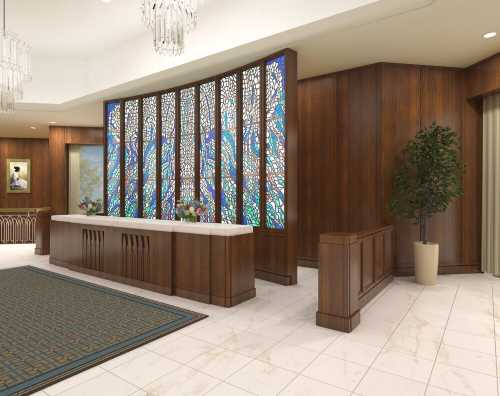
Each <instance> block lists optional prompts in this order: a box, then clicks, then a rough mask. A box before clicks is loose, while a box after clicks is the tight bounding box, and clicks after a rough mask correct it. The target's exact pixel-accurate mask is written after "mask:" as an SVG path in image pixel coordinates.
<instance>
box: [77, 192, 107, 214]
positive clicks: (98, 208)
mask: <svg viewBox="0 0 500 396" xmlns="http://www.w3.org/2000/svg"><path fill="white" fill-rule="evenodd" d="M78 207H79V208H80V209H82V210H84V211H85V214H86V215H87V216H94V215H96V214H97V213H100V212H102V201H101V200H100V199H98V200H96V201H93V200H91V199H90V198H89V197H85V198H83V200H82V201H81V202H80V205H78Z"/></svg>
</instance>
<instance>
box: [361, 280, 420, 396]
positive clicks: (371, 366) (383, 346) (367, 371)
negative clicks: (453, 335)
mask: <svg viewBox="0 0 500 396" xmlns="http://www.w3.org/2000/svg"><path fill="white" fill-rule="evenodd" d="M424 290H425V287H422V289H421V290H420V292H419V293H418V295H417V296H416V297H415V299H414V300H413V301H412V302H411V304H410V306H409V307H408V309H407V311H406V313H405V314H404V315H403V316H402V318H401V319H400V320H399V322H398V324H397V326H395V327H394V330H393V331H392V332H391V334H390V335H389V337H388V338H387V340H386V341H385V342H384V345H382V347H381V348H380V351H379V352H378V353H377V356H375V358H374V359H373V361H372V362H371V363H370V365H369V366H368V370H366V372H365V373H364V374H363V376H362V377H361V379H360V380H359V381H358V384H357V385H356V387H355V388H354V390H353V391H352V393H356V391H357V390H358V388H359V386H360V385H361V383H362V382H363V380H364V379H365V377H366V376H367V374H368V373H369V372H370V370H372V369H374V367H373V365H374V364H375V362H376V361H377V359H378V358H379V356H380V355H381V354H382V352H383V351H384V348H385V347H386V345H387V344H388V342H389V340H390V339H391V338H392V336H393V335H394V333H395V332H396V330H397V329H398V328H399V326H401V323H402V322H403V320H404V319H405V318H406V317H407V316H408V314H409V313H410V310H411V308H412V307H413V306H414V305H415V302H416V301H417V300H418V299H419V297H420V296H421V295H422V293H423V292H424ZM374 370H375V369H374ZM404 378H406V377H404ZM407 379H409V378H407ZM417 382H418V381H417Z"/></svg>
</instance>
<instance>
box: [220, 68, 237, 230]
mask: <svg viewBox="0 0 500 396" xmlns="http://www.w3.org/2000/svg"><path fill="white" fill-rule="evenodd" d="M236 91H237V75H236V74H232V75H230V76H227V77H224V78H223V79H222V80H221V135H222V136H221V220H222V222H223V223H236V220H237V217H236V206H237V205H236V118H237V106H236V100H237V95H236Z"/></svg>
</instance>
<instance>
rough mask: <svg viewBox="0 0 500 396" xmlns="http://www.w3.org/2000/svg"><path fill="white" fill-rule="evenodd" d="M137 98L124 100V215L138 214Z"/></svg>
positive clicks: (132, 215) (136, 215)
mask: <svg viewBox="0 0 500 396" xmlns="http://www.w3.org/2000/svg"><path fill="white" fill-rule="evenodd" d="M138 153H139V100H138V99H134V100H129V101H127V102H125V216H126V217H138V216H139V196H138V191H139V189H138V184H139V161H138V157H139V156H138Z"/></svg>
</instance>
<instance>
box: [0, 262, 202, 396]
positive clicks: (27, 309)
mask: <svg viewBox="0 0 500 396" xmlns="http://www.w3.org/2000/svg"><path fill="white" fill-rule="evenodd" d="M205 317H206V316H205V315H201V314H198V313H195V312H190V311H186V310H184V309H181V308H177V307H174V306H171V305H166V304H161V303H158V302H155V301H151V300H147V299H144V298H141V297H137V296H134V295H131V294H127V293H122V292H119V291H116V290H113V289H110V288H106V287H101V286H97V285H94V284H91V283H88V282H84V281H80V280H77V279H73V278H70V277H67V276H63V275H59V274H56V273H53V272H48V271H43V270H41V269H38V268H34V267H18V268H12V269H6V270H0V396H10V395H24V394H28V393H31V392H34V391H36V390H38V389H41V388H44V387H46V386H48V385H50V384H52V383H54V382H57V381H60V380H62V379H64V378H67V377H69V376H71V375H74V374H76V373H78V372H80V371H82V370H85V369H88V368H89V367H92V366H95V365H97V364H100V363H102V362H103V361H105V360H108V359H110V358H113V357H115V356H117V355H120V354H122V353H124V352H127V351H129V350H131V349H134V348H136V347H138V346H140V345H142V344H145V343H147V342H149V341H151V340H153V339H155V338H158V337H161V336H163V335H166V334H168V333H171V332H173V331H176V330H179V329H180V328H182V327H185V326H187V325H189V324H191V323H194V322H196V321H198V320H200V319H203V318H205Z"/></svg>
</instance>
